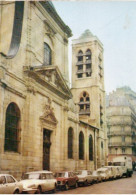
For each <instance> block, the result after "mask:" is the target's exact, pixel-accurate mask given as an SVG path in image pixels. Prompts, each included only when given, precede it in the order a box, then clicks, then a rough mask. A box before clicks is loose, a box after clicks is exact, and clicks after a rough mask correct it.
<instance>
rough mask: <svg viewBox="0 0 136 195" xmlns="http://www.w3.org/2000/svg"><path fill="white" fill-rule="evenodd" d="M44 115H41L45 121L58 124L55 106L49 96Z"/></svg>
mask: <svg viewBox="0 0 136 195" xmlns="http://www.w3.org/2000/svg"><path fill="white" fill-rule="evenodd" d="M43 110H44V111H43V115H42V116H41V117H40V119H41V120H42V121H44V122H47V123H49V124H53V125H57V123H58V121H57V119H56V117H55V114H54V111H53V108H52V106H51V100H50V98H48V104H45V105H44V108H43Z"/></svg>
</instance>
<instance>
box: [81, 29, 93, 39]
mask: <svg viewBox="0 0 136 195" xmlns="http://www.w3.org/2000/svg"><path fill="white" fill-rule="evenodd" d="M91 37H93V34H92V33H91V31H90V30H89V29H86V30H85V31H84V32H83V33H82V35H81V36H80V37H79V39H84V38H91Z"/></svg>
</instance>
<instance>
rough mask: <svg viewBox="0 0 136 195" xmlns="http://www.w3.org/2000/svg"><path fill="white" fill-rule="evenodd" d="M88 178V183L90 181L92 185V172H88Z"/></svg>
mask: <svg viewBox="0 0 136 195" xmlns="http://www.w3.org/2000/svg"><path fill="white" fill-rule="evenodd" d="M86 177H87V181H88V182H89V183H91V182H92V175H91V171H87V172H86Z"/></svg>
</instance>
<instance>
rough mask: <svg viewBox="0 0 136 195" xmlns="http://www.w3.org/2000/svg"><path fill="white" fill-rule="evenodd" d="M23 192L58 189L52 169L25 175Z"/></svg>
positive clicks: (22, 181)
mask: <svg viewBox="0 0 136 195" xmlns="http://www.w3.org/2000/svg"><path fill="white" fill-rule="evenodd" d="M20 182H21V183H22V184H23V193H26V192H27V193H32V190H33V193H34V191H35V193H40V194H41V193H42V192H47V191H53V192H55V191H56V186H57V180H56V179H55V178H54V176H53V173H52V172H51V171H44V170H43V171H34V172H28V173H25V174H24V175H23V180H21V181H20Z"/></svg>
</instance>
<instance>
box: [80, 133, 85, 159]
mask: <svg viewBox="0 0 136 195" xmlns="http://www.w3.org/2000/svg"><path fill="white" fill-rule="evenodd" d="M79 159H81V160H83V159H84V135H83V132H82V131H81V132H80V134H79Z"/></svg>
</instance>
